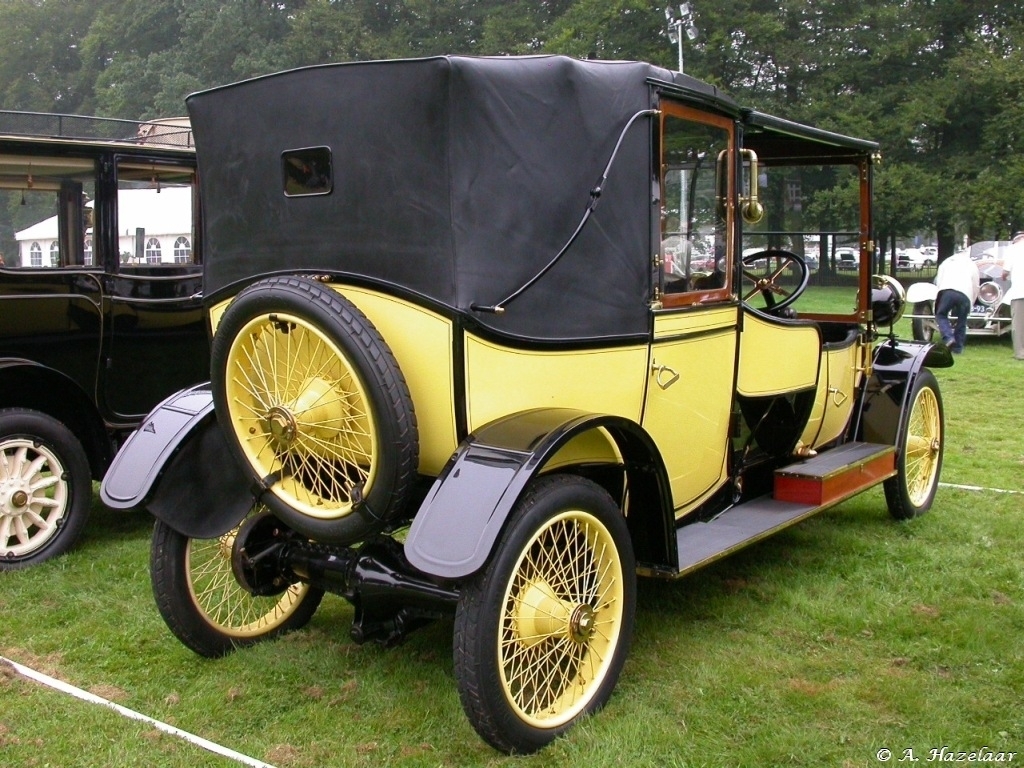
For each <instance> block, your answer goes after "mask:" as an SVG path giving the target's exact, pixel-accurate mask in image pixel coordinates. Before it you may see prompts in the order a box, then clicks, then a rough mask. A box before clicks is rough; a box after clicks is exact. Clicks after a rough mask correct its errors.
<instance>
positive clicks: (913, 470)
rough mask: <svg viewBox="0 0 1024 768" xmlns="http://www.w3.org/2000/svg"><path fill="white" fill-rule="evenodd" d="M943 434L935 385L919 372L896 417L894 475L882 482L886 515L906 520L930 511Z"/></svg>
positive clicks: (925, 373) (930, 376) (930, 375)
mask: <svg viewBox="0 0 1024 768" xmlns="http://www.w3.org/2000/svg"><path fill="white" fill-rule="evenodd" d="M945 432H946V429H945V417H944V415H943V411H942V396H941V395H940V393H939V385H938V382H937V381H936V380H935V375H934V374H933V373H932V372H931V371H929V370H928V369H923V370H922V371H921V372H920V373H918V374H917V377H916V378H915V379H914V383H913V385H912V390H911V393H910V397H909V398H908V399H907V406H906V407H905V408H904V409H903V413H902V414H900V427H899V432H898V434H899V435H900V438H899V441H900V442H899V444H898V445H897V446H896V474H895V475H894V476H893V477H890V478H889V479H888V480H886V481H885V482H884V483H883V488H884V489H885V503H886V505H887V506H888V508H889V514H891V515H892V516H893V517H894V518H896V519H897V520H909V519H910V518H914V517H918V516H920V515H923V514H924V513H925V512H927V511H928V510H929V509H931V506H932V502H933V501H934V500H935V491H936V490H937V489H938V487H939V476H940V475H941V473H942V454H943V448H944V445H945Z"/></svg>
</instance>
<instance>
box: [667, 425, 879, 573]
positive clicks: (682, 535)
mask: <svg viewBox="0 0 1024 768" xmlns="http://www.w3.org/2000/svg"><path fill="white" fill-rule="evenodd" d="M895 466H896V459H895V451H894V449H893V446H891V445H877V444H872V443H846V444H845V445H841V446H839V447H838V448H833V449H832V450H830V451H826V452H823V453H821V454H819V455H818V456H815V457H814V458H811V459H806V460H804V461H800V462H797V463H795V464H792V465H790V466H787V467H782V468H780V469H778V470H776V471H775V493H774V497H773V496H762V497H761V498H758V499H754V500H753V501H749V502H747V503H745V504H740V505H738V506H735V507H732V508H731V509H729V510H727V511H725V512H723V513H722V514H721V515H719V516H718V517H716V518H715V519H714V520H710V521H708V522H706V523H692V524H690V525H684V526H682V527H681V528H679V529H677V530H676V546H677V550H678V553H679V570H678V573H679V575H682V574H684V573H688V572H690V571H693V570H696V569H697V568H699V567H701V566H703V565H706V564H708V563H710V562H712V561H714V560H717V559H719V558H721V557H723V556H725V555H727V554H729V553H731V552H735V551H736V550H738V549H742V548H743V547H745V546H747V545H748V544H753V543H754V542H756V541H760V540H761V539H763V538H766V537H767V536H769V535H771V534H773V533H775V532H776V531H779V530H782V529H783V528H787V527H788V526H790V525H793V524H794V523H798V522H800V521H801V520H803V519H805V518H808V517H810V516H811V515H813V514H814V513H816V512H820V511H821V510H823V509H825V508H826V507H830V506H832V505H833V504H836V503H838V502H840V501H842V500H843V499H846V498H849V497H850V496H853V495H855V494H857V493H859V492H860V491H862V490H864V489H866V488H869V487H871V486H872V485H876V484H877V483H879V482H881V481H882V480H885V479H886V478H887V477H891V476H892V475H893V474H895V471H896V469H895Z"/></svg>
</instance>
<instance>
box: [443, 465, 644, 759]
mask: <svg viewBox="0 0 1024 768" xmlns="http://www.w3.org/2000/svg"><path fill="white" fill-rule="evenodd" d="M635 604H636V574H635V561H634V556H633V549H632V546H631V543H630V539H629V532H628V530H627V528H626V524H625V520H624V519H623V517H622V514H621V513H620V512H619V509H618V506H617V505H616V504H615V502H614V501H613V500H612V498H611V497H610V496H609V495H608V494H607V493H606V492H605V491H604V490H603V489H602V488H601V487H600V486H598V485H596V484H595V483H592V482H590V481H589V480H584V479H581V478H578V477H572V476H565V475H562V476H552V477H548V478H544V479H541V480H539V481H536V482H535V483H534V484H533V486H532V487H531V488H530V489H529V490H528V491H527V493H526V494H525V496H524V497H523V498H522V499H520V501H519V502H518V503H517V505H516V507H515V509H514V510H513V513H512V515H511V517H510V519H509V523H508V527H507V529H506V531H505V533H504V534H503V535H502V537H501V540H500V541H499V543H498V544H497V545H496V549H495V553H494V556H493V557H492V559H491V561H490V562H489V563H488V565H487V566H486V567H485V568H484V569H483V570H482V571H480V572H478V573H477V574H476V575H474V576H473V577H472V578H471V579H470V580H469V582H467V583H466V584H465V585H463V588H462V590H461V592H460V596H459V603H458V608H457V611H456V618H455V642H454V652H455V676H456V679H457V681H458V687H459V696H460V698H461V700H462V705H463V708H464V709H465V711H466V715H467V716H468V717H469V720H470V722H471V723H472V725H473V727H474V728H475V729H476V730H477V732H478V733H479V734H480V735H481V736H482V737H483V738H484V739H485V740H486V741H487V742H488V743H490V744H491V745H492V746H494V747H495V748H496V749H499V750H502V751H504V752H509V753H513V752H517V753H529V752H534V751H536V750H538V749H540V748H541V747H543V746H545V745H546V744H548V743H549V742H550V741H552V740H553V739H554V738H556V737H557V736H559V735H560V734H562V733H564V732H565V731H566V730H567V729H569V728H570V727H571V726H572V725H573V724H574V723H575V722H576V721H578V720H579V719H580V718H581V717H584V716H585V715H588V714H590V713H593V712H596V711H597V710H598V709H600V708H601V707H602V706H603V705H604V704H605V702H606V701H607V700H608V698H609V696H610V695H611V692H612V690H613V689H614V687H615V684H616V682H617V680H618V677H619V673H620V672H621V671H622V665H623V663H624V662H625V659H626V654H627V652H628V648H629V642H630V637H631V635H632V631H633V616H634V610H635Z"/></svg>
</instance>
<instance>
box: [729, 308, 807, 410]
mask: <svg viewBox="0 0 1024 768" xmlns="http://www.w3.org/2000/svg"><path fill="white" fill-rule="evenodd" d="M820 356H821V339H820V336H819V335H818V329H817V327H816V326H813V325H806V326H799V325H781V324H776V323H772V322H769V321H768V320H765V319H763V318H761V317H759V316H758V315H756V314H753V313H751V312H747V313H746V314H745V315H744V317H743V333H741V334H740V360H739V376H738V380H737V382H736V390H737V392H739V393H740V394H741V395H747V396H748V397H763V396H766V395H778V394H783V393H786V392H795V391H798V390H801V389H808V388H810V387H813V386H815V384H816V383H817V380H818V358H819V357H820Z"/></svg>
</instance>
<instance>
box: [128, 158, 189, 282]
mask: <svg viewBox="0 0 1024 768" xmlns="http://www.w3.org/2000/svg"><path fill="white" fill-rule="evenodd" d="M194 194H195V172H194V170H193V169H191V168H183V167H179V166H173V165H161V164H152V163H147V162H145V161H144V160H141V159H138V158H131V159H130V160H128V159H126V160H121V161H120V162H119V163H118V164H117V237H118V252H119V254H120V260H121V264H122V265H124V266H127V267H138V266H147V267H173V266H175V265H179V266H180V265H182V264H195V263H198V254H197V253H196V251H195V249H194V248H192V242H193V241H194V238H195V235H194V221H193V211H194V202H195V200H194Z"/></svg>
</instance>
